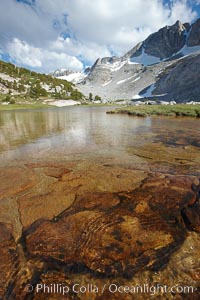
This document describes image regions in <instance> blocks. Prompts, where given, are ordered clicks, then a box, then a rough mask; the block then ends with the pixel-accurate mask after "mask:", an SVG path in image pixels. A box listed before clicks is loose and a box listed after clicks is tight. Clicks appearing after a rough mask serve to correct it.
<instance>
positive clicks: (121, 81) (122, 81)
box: [116, 76, 134, 84]
mask: <svg viewBox="0 0 200 300" xmlns="http://www.w3.org/2000/svg"><path fill="white" fill-rule="evenodd" d="M133 77H134V76H131V77H128V78H125V79H123V80H120V81H118V82H117V83H116V84H121V83H124V82H126V81H128V80H130V79H132V78H133Z"/></svg>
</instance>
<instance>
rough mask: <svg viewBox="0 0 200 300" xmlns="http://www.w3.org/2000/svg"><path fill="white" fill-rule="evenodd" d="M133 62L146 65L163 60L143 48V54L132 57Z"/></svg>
mask: <svg viewBox="0 0 200 300" xmlns="http://www.w3.org/2000/svg"><path fill="white" fill-rule="evenodd" d="M131 62H132V63H138V64H142V65H144V66H149V65H154V64H157V63H159V62H161V60H160V59H159V58H158V57H155V56H151V55H148V54H146V53H145V52H144V48H143V50H142V54H141V55H139V56H137V57H132V58H131Z"/></svg>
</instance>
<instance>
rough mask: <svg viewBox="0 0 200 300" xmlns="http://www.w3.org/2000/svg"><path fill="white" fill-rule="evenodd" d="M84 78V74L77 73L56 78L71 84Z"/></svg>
mask: <svg viewBox="0 0 200 300" xmlns="http://www.w3.org/2000/svg"><path fill="white" fill-rule="evenodd" d="M86 76H87V75H86V74H84V73H80V72H77V73H72V74H69V75H64V76H58V77H57V78H59V79H63V80H67V81H69V82H72V83H79V82H80V81H82V80H83V79H84V78H85V77H86Z"/></svg>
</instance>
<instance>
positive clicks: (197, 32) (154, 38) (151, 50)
mask: <svg viewBox="0 0 200 300" xmlns="http://www.w3.org/2000/svg"><path fill="white" fill-rule="evenodd" d="M198 52H199V55H200V19H197V20H196V21H195V22H194V23H193V24H189V23H184V24H183V23H181V22H180V21H177V22H176V23H175V24H173V25H171V26H165V27H163V28H161V29H159V30H158V31H157V32H155V33H152V34H151V35H149V36H148V37H147V38H146V39H145V40H144V41H142V42H140V43H138V44H137V45H135V46H134V47H133V48H132V49H130V50H129V51H128V52H127V53H125V54H124V55H123V56H121V57H116V56H112V57H103V58H98V59H97V60H96V61H95V63H94V64H93V66H92V67H91V69H90V70H89V72H88V73H87V74H85V76H84V77H82V78H81V79H80V80H78V81H76V82H75V81H74V83H76V84H77V87H78V88H79V90H80V91H81V92H82V93H84V94H85V95H87V94H89V92H92V93H93V94H98V95H100V96H101V98H102V99H104V100H105V101H116V100H117V99H125V100H131V99H139V98H143V97H146V93H145V92H144V91H145V90H146V89H148V88H151V89H152V91H151V93H150V96H148V97H158V94H157V92H156V91H158V90H159V91H160V93H161V94H159V95H162V94H165V100H167V101H171V100H174V99H172V98H171V97H172V95H173V97H174V98H175V99H176V101H178V102H182V99H181V98H179V97H178V95H177V94H176V93H175V91H174V92H173V93H172V92H171V91H170V89H171V87H170V85H168V90H167V91H166V83H165V89H164V90H165V93H164V92H163V90H162V87H163V86H164V85H163V84H161V81H162V80H164V79H163V78H164V77H162V76H161V75H162V74H164V72H165V69H166V68H168V67H169V66H170V65H172V64H175V65H176V64H178V63H179V60H185V65H186V68H187V70H188V74H189V76H190V78H192V77H193V75H192V72H191V70H190V60H188V57H189V56H190V55H194V54H198ZM195 59H198V55H197V56H195V58H194V59H193V60H192V61H193V63H194V60H195ZM178 69H179V68H177V70H178ZM168 75H169V74H168ZM169 76H170V75H169ZM173 76H174V75H173ZM179 77H180V74H178V73H177V74H176V78H179ZM60 78H62V77H60ZM187 78H188V77H187ZM180 80H181V82H182V86H183V87H184V85H185V84H186V82H185V79H184V78H182V77H180ZM72 82H73V80H72ZM159 84H160V87H159V88H158V85H159ZM153 85H155V86H157V88H156V90H155V91H154V89H153V88H152V86H153ZM196 85H197V81H196V80H195V78H194V80H193V86H192V84H191V85H190V89H191V88H193V89H194V90H195V91H196V94H195V95H194V93H192V94H193V97H192V98H193V99H194V100H196V101H200V98H199V95H200V90H199V88H198V86H196ZM189 93H190V91H188V92H187V99H186V97H184V100H183V101H187V100H188V101H189V100H190V99H189ZM181 94H182V93H181Z"/></svg>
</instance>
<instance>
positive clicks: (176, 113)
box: [106, 104, 200, 118]
mask: <svg viewBox="0 0 200 300" xmlns="http://www.w3.org/2000/svg"><path fill="white" fill-rule="evenodd" d="M106 113H107V114H127V115H130V116H136V117H149V116H170V117H195V118H199V117H200V105H186V104H176V105H139V106H127V107H120V108H117V109H115V110H112V111H107V112H106Z"/></svg>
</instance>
